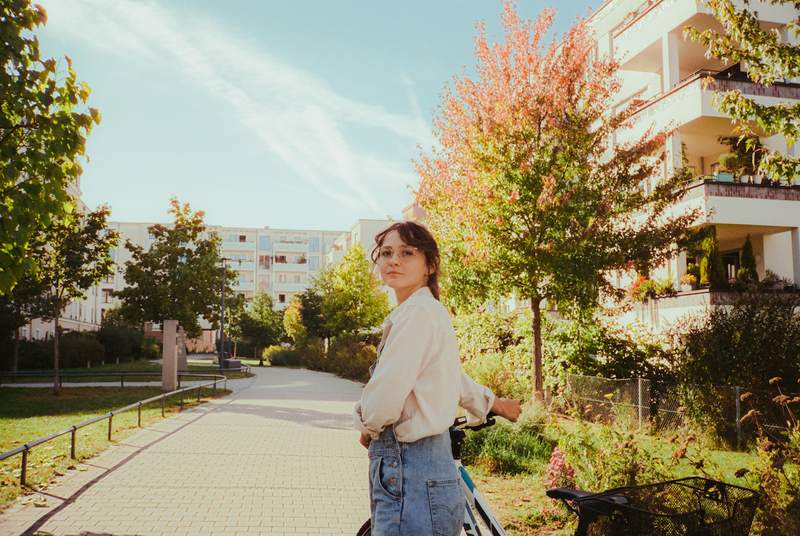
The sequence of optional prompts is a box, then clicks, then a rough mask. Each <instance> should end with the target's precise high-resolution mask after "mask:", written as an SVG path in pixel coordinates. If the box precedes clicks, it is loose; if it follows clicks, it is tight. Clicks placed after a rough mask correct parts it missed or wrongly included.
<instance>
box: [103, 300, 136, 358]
mask: <svg viewBox="0 0 800 536" xmlns="http://www.w3.org/2000/svg"><path fill="white" fill-rule="evenodd" d="M97 340H99V341H100V343H101V344H102V345H103V349H104V354H105V357H106V359H116V360H117V361H123V360H128V359H132V358H136V357H139V355H140V354H141V351H142V342H144V330H143V329H142V325H141V324H132V323H131V322H129V321H128V320H127V319H125V317H123V316H122V315H121V314H120V311H119V308H114V309H107V310H106V311H105V314H104V315H103V320H102V321H101V322H100V329H99V330H98V331H97Z"/></svg>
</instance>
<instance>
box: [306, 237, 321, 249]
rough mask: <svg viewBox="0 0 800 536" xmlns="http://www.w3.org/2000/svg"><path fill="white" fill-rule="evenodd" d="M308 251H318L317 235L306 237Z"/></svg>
mask: <svg viewBox="0 0 800 536" xmlns="http://www.w3.org/2000/svg"><path fill="white" fill-rule="evenodd" d="M308 251H311V252H313V253H319V237H317V236H312V237H311V238H309V239H308Z"/></svg>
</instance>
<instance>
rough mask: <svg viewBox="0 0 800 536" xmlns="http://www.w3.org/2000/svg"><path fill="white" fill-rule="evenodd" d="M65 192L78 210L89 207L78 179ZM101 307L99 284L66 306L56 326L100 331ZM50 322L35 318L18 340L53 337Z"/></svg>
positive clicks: (21, 330) (69, 329) (84, 209)
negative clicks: (83, 197) (81, 297)
mask: <svg viewBox="0 0 800 536" xmlns="http://www.w3.org/2000/svg"><path fill="white" fill-rule="evenodd" d="M67 192H68V193H69V195H70V196H72V197H73V199H75V200H76V201H77V202H78V208H79V209H80V210H82V211H84V212H88V211H89V207H88V206H87V205H86V204H85V203H84V202H83V201H82V200H81V189H80V179H78V180H77V181H76V182H75V183H74V184H71V185H70V186H69V188H67ZM101 305H102V291H101V284H99V283H98V284H96V285H94V286H92V287H91V288H89V289H88V290H87V291H86V296H85V297H84V298H83V299H80V300H74V301H72V302H71V303H70V304H69V305H67V306H66V307H65V308H64V310H63V311H62V313H61V316H60V317H59V319H58V325H59V326H60V327H61V329H62V330H64V331H96V330H98V329H100V319H101V318H102V316H101V315H102V313H101ZM53 326H54V323H53V322H52V321H47V322H45V321H43V320H42V319H40V318H35V319H33V320H32V321H31V322H29V323H28V324H27V325H25V326H22V327H21V328H20V338H22V339H25V340H41V339H48V338H50V337H52V336H53Z"/></svg>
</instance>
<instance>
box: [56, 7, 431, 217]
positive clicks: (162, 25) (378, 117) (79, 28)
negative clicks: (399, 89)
mask: <svg viewBox="0 0 800 536" xmlns="http://www.w3.org/2000/svg"><path fill="white" fill-rule="evenodd" d="M45 6H46V8H47V9H48V12H49V14H50V22H49V23H48V27H49V28H51V29H53V30H55V31H57V32H59V33H62V34H68V35H69V36H70V37H71V38H74V39H81V40H83V41H86V42H88V43H89V44H91V45H93V46H95V47H97V48H100V49H103V50H107V51H109V52H111V53H116V54H119V55H120V56H123V57H127V58H131V57H134V58H137V59H140V60H144V61H149V62H167V63H169V64H170V65H174V66H175V67H177V68H178V69H179V70H180V72H181V73H183V75H184V76H186V77H187V78H189V79H190V80H191V81H193V83H195V84H196V85H197V86H198V87H200V88H202V89H204V90H205V91H207V92H208V93H209V94H210V95H213V96H214V97H215V98H217V99H219V100H220V101H221V102H222V103H224V104H225V105H227V106H230V107H231V109H232V110H233V112H234V116H235V117H236V119H237V120H238V122H239V123H240V124H241V125H242V126H243V127H245V128H247V129H249V130H250V131H251V132H252V133H253V134H254V135H255V137H256V138H257V139H258V140H260V142H261V143H263V145H264V146H265V147H266V148H267V149H268V150H269V151H270V152H271V153H272V154H274V155H275V156H277V157H278V158H280V159H281V160H282V161H283V162H285V163H286V164H287V165H288V166H289V167H290V168H291V169H292V170H293V172H294V173H296V174H297V176H298V177H299V178H301V179H303V180H305V181H307V182H308V183H310V184H311V185H313V186H314V188H315V190H317V191H319V192H320V193H322V194H324V195H327V196H328V197H330V198H332V199H335V200H336V201H337V202H338V203H341V204H342V205H344V206H346V207H348V208H351V209H356V208H363V207H366V208H369V209H370V210H371V211H373V212H374V213H376V214H379V215H384V214H387V213H389V212H391V210H387V207H384V206H382V205H381V203H380V202H379V201H378V199H377V197H376V196H375V194H374V193H373V188H371V187H370V184H369V183H370V182H372V183H373V186H374V179H375V177H382V178H383V180H386V181H387V182H391V183H394V184H398V183H400V184H408V183H411V182H413V181H414V176H413V174H411V173H410V172H409V171H408V168H407V166H404V165H403V164H404V162H398V161H395V160H391V159H387V158H385V157H383V156H382V155H378V154H373V153H370V152H368V151H365V150H363V149H360V148H359V147H357V146H355V144H354V142H353V141H352V140H350V139H348V138H347V137H346V136H345V135H344V132H345V128H346V127H356V128H371V129H376V128H377V129H379V130H381V131H384V132H385V135H387V136H394V137H398V138H400V139H404V140H406V141H409V140H410V141H413V142H414V143H419V144H422V145H423V146H429V145H430V144H431V143H432V139H431V132H430V129H429V128H428V127H427V125H426V124H425V121H424V120H423V119H422V116H421V113H420V110H419V104H418V102H417V100H416V96H415V95H414V92H413V87H412V86H413V84H412V83H411V81H410V79H408V78H405V79H404V80H403V83H404V85H406V87H407V90H408V92H409V99H410V100H411V104H412V114H410V115H409V114H401V113H395V112H392V111H389V110H386V109H385V108H383V107H380V106H376V105H372V104H368V103H362V102H358V101H355V100H353V99H350V98H348V97H346V96H343V95H340V94H338V93H337V92H335V91H334V90H332V89H331V88H330V87H329V86H328V84H326V83H325V81H324V80H321V79H320V78H319V77H317V76H315V75H313V74H312V73H309V72H306V71H303V70H301V69H298V68H296V67H294V66H292V65H289V64H287V63H286V62H283V61H281V60H280V59H278V58H275V57H273V56H272V55H271V54H269V53H268V52H267V51H264V50H259V49H257V48H255V47H254V46H253V45H251V44H249V43H247V42H245V41H244V40H242V39H240V38H238V37H237V36H234V35H232V34H230V33H229V32H226V31H225V29H224V28H222V27H220V25H219V24H217V23H215V22H213V21H209V20H205V19H201V18H199V17H197V16H196V15H186V14H183V13H182V14H181V16H180V17H178V15H177V14H176V13H173V12H171V11H169V10H168V9H166V8H164V7H163V6H160V5H157V4H154V3H150V2H138V1H131V0H114V1H113V2H108V1H105V0H70V1H69V2H66V1H57V0H53V1H52V2H46V3H45Z"/></svg>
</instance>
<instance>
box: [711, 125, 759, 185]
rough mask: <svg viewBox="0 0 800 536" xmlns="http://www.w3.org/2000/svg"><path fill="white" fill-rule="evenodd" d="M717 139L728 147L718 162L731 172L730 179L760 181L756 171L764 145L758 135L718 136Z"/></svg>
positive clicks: (749, 181) (750, 181)
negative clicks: (728, 149)
mask: <svg viewBox="0 0 800 536" xmlns="http://www.w3.org/2000/svg"><path fill="white" fill-rule="evenodd" d="M717 140H718V141H719V142H720V143H722V144H724V145H727V146H728V147H729V148H730V152H728V153H725V154H723V155H722V156H720V158H719V164H720V167H721V168H723V169H724V170H725V171H727V172H729V173H730V174H731V179H732V180H737V178H738V180H739V181H740V182H748V183H751V184H753V183H760V182H761V177H760V176H759V175H756V173H757V172H758V167H759V165H760V163H761V158H762V157H763V156H764V146H763V145H762V144H761V140H760V139H759V138H758V136H746V137H744V138H740V137H739V136H719V137H718V138H717ZM717 180H722V179H717Z"/></svg>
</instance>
